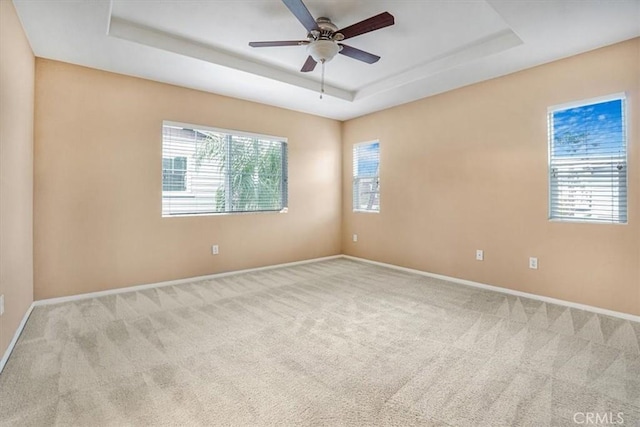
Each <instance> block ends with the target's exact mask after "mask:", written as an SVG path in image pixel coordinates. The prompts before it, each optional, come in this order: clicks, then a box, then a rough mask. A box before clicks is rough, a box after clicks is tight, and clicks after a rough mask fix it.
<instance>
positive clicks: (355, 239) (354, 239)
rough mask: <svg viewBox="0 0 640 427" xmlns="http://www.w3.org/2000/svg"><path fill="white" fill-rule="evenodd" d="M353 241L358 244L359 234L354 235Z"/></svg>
mask: <svg viewBox="0 0 640 427" xmlns="http://www.w3.org/2000/svg"><path fill="white" fill-rule="evenodd" d="M353 241H354V242H357V241H358V235H357V234H354V235H353Z"/></svg>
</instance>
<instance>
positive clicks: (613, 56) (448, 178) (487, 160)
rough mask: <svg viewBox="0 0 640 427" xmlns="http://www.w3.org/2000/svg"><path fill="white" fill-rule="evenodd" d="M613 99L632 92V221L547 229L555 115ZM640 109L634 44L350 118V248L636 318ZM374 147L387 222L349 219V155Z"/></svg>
mask: <svg viewBox="0 0 640 427" xmlns="http://www.w3.org/2000/svg"><path fill="white" fill-rule="evenodd" d="M618 92H627V94H628V98H627V99H628V104H627V106H628V110H627V113H628V115H629V119H628V122H627V123H628V144H629V169H628V170H629V178H628V179H629V223H628V224H627V225H597V224H576V223H558V222H549V221H548V220H547V209H548V203H547V194H548V191H547V123H546V113H547V107H548V106H552V105H557V104H562V103H566V102H570V101H576V100H581V99H587V98H593V97H597V96H601V95H607V94H614V93H618ZM639 104H640V39H635V40H631V41H628V42H625V43H621V44H617V45H614V46H611V47H607V48H604V49H600V50H597V51H593V52H590V53H586V54H583V55H579V56H575V57H572V58H569V59H565V60H562V61H557V62H554V63H551V64H547V65H543V66H540V67H537V68H534V69H530V70H526V71H523V72H519V73H516V74H512V75H509V76H506V77H502V78H498V79H495V80H491V81H487V82H484V83H480V84H476V85H473V86H468V87H465V88H461V89H458V90H455V91H452V92H448V93H445V94H442V95H439V96H434V97H431V98H426V99H423V100H420V101H417V102H414V103H411V104H406V105H403V106H399V107H396V108H393V109H389V110H386V111H382V112H378V113H374V114H371V115H368V116H365V117H361V118H358V119H355V120H351V121H348V122H346V123H345V124H344V126H343V150H344V151H343V226H342V230H343V235H342V249H343V252H344V253H346V254H349V255H354V256H359V257H363V258H368V259H372V260H377V261H382V262H387V263H391V264H397V265H400V266H406V267H411V268H415V269H419V270H424V271H428V272H433V273H439V274H444V275H448V276H453V277H458V278H464V279H468V280H473V281H477V282H482V283H486V284H492V285H497V286H502V287H506V288H511V289H517V290H520V291H525V292H531V293H534V294H538V295H545V296H550V297H554V298H560V299H563V300H567V301H574V302H578V303H584V304H589V305H593V306H597V307H603V308H607V309H612V310H618V311H622V312H626V313H633V314H640V267H639V265H640V262H639V261H640V228H639V227H640V225H639V222H640V212H639V206H638V204H639V201H638V195H639V192H638V180H639V179H640V175H639V173H640V172H639V170H640V152H639V151H640V147H638V144H639V143H640V138H639V129H638V123H640V112H639V109H640V107H639ZM373 139H379V140H380V147H381V148H380V150H381V166H380V168H381V170H380V177H381V190H380V191H381V212H380V213H379V214H362V213H353V212H352V211H351V200H352V199H351V174H352V171H351V168H352V166H351V161H352V151H351V150H352V146H353V144H354V143H357V142H361V141H370V140H373ZM353 233H357V234H358V238H359V239H358V242H357V243H354V242H352V240H351V235H352V234H353ZM476 249H484V251H485V261H483V262H478V261H475V259H474V256H475V250H476ZM529 256H537V257H538V260H539V269H538V270H530V269H529V268H528V257H529Z"/></svg>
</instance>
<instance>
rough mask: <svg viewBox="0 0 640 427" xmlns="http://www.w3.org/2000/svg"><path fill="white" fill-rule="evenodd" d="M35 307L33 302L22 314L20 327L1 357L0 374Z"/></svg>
mask: <svg viewBox="0 0 640 427" xmlns="http://www.w3.org/2000/svg"><path fill="white" fill-rule="evenodd" d="M33 307H35V305H34V303H31V305H30V306H29V308H28V309H27V312H26V313H24V316H22V320H21V321H20V324H19V325H18V329H17V330H16V333H15V334H13V338H12V339H11V342H10V343H9V347H7V349H6V350H5V352H4V355H2V359H0V374H1V373H2V370H3V369H4V366H5V365H6V364H7V361H8V360H9V356H11V353H12V352H13V348H14V347H15V346H16V343H17V342H18V338H20V334H21V333H22V330H23V329H24V326H25V325H26V324H27V320H28V319H29V316H31V312H32V311H33Z"/></svg>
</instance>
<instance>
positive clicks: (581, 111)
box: [548, 95, 627, 223]
mask: <svg viewBox="0 0 640 427" xmlns="http://www.w3.org/2000/svg"><path fill="white" fill-rule="evenodd" d="M548 122H549V218H550V219H553V220H562V221H587V222H602V223H626V222H627V143H626V129H625V123H626V118H625V97H624V95H616V96H612V97H607V98H601V99H598V100H592V101H586V102H583V103H580V104H573V105H569V106H560V107H554V108H550V109H549V113H548Z"/></svg>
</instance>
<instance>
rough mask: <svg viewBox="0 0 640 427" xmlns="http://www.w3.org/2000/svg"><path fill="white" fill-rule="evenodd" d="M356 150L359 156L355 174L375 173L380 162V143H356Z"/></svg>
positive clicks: (369, 174) (366, 174) (370, 174)
mask: <svg viewBox="0 0 640 427" xmlns="http://www.w3.org/2000/svg"><path fill="white" fill-rule="evenodd" d="M356 150H357V153H358V154H357V155H358V157H359V161H358V171H357V176H372V175H376V174H377V172H378V165H379V163H380V143H379V142H374V143H372V144H363V145H358V146H357V147H356Z"/></svg>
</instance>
